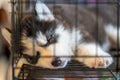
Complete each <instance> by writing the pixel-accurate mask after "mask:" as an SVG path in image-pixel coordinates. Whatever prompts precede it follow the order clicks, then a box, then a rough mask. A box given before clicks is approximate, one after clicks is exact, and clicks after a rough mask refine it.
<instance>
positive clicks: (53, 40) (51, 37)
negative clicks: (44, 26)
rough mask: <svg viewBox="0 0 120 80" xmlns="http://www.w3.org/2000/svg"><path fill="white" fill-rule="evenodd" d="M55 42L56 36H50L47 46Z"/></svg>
mask: <svg viewBox="0 0 120 80" xmlns="http://www.w3.org/2000/svg"><path fill="white" fill-rule="evenodd" d="M55 42H57V36H55V35H50V37H49V38H48V44H52V43H55Z"/></svg>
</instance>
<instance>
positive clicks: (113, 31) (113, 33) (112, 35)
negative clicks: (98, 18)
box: [105, 24, 120, 44]
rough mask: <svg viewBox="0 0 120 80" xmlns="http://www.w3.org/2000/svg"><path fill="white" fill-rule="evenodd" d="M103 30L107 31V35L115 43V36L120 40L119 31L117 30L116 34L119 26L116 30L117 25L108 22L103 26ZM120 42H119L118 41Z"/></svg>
mask: <svg viewBox="0 0 120 80" xmlns="http://www.w3.org/2000/svg"><path fill="white" fill-rule="evenodd" d="M105 31H106V33H107V35H108V36H109V37H110V38H111V39H112V40H113V41H114V42H115V43H117V37H119V42H120V32H119V36H118V31H120V28H119V30H117V26H114V25H112V24H108V25H106V27H105ZM119 44H120V43H119Z"/></svg>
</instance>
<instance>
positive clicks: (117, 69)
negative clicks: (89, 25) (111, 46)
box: [116, 0, 120, 73]
mask: <svg viewBox="0 0 120 80" xmlns="http://www.w3.org/2000/svg"><path fill="white" fill-rule="evenodd" d="M119 14H120V13H119V0H117V55H118V56H117V60H116V61H117V62H116V72H117V73H118V72H119V57H120V53H119V48H120V47H119V36H120V35H119Z"/></svg>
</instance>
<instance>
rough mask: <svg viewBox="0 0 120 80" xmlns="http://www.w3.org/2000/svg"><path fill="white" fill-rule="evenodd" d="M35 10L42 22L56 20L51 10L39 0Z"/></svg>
mask: <svg viewBox="0 0 120 80" xmlns="http://www.w3.org/2000/svg"><path fill="white" fill-rule="evenodd" d="M35 9H36V12H37V14H38V17H39V19H40V20H44V21H51V20H54V19H55V18H54V16H53V14H52V13H51V11H50V10H49V8H48V7H47V6H46V5H45V4H44V3H42V2H40V1H39V0H37V3H36V7H35ZM44 13H45V14H44Z"/></svg>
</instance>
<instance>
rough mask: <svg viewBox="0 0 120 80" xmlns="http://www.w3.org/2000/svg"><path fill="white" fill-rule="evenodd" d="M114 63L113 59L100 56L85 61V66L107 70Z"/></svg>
mask: <svg viewBox="0 0 120 80" xmlns="http://www.w3.org/2000/svg"><path fill="white" fill-rule="evenodd" d="M112 62H113V59H112V57H111V56H110V55H109V56H98V57H91V58H86V59H84V64H85V65H86V66H88V67H90V68H107V67H108V66H110V65H111V64H112Z"/></svg>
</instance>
